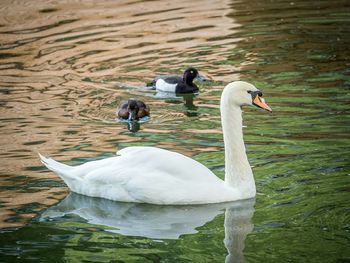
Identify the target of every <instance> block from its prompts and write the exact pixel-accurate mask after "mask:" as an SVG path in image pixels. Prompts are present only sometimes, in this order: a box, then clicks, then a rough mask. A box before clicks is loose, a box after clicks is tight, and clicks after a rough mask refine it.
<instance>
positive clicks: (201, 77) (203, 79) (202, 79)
mask: <svg viewBox="0 0 350 263" xmlns="http://www.w3.org/2000/svg"><path fill="white" fill-rule="evenodd" d="M195 79H196V80H199V81H206V79H205V77H203V76H202V75H201V74H198V75H197V77H196V78H195Z"/></svg>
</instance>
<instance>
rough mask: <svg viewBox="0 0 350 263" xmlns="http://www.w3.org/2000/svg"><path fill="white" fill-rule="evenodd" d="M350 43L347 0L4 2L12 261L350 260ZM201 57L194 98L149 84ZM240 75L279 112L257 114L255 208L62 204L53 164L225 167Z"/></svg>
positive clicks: (5, 229) (7, 248)
mask: <svg viewBox="0 0 350 263" xmlns="http://www.w3.org/2000/svg"><path fill="white" fill-rule="evenodd" d="M349 46H350V4H349V3H348V1H282V0H279V1H267V0H266V1H245V0H243V1H231V2H230V1H190V2H188V1H146V2H145V1H131V0H125V1H98V2H97V1H96V2H95V1H6V0H5V1H1V3H0V91H1V97H0V113H1V115H0V118H1V122H0V133H1V136H0V145H1V153H0V162H1V166H0V180H1V183H0V186H1V190H0V200H1V207H0V226H1V230H0V232H1V243H0V261H1V262H32V261H33V262H49V261H50V262H224V261H225V260H226V262H242V261H243V260H245V261H247V262H347V261H348V260H350V253H349V249H348V248H349V238H350V235H349V231H350V227H349V197H350V195H349V191H350V189H349V166H350V162H349V156H350V143H349V138H350V135H349V125H350V119H349V111H350V109H349V99H350V91H349V87H350V49H349ZM188 66H194V67H197V68H198V69H199V71H200V73H201V74H202V75H204V76H205V77H206V78H207V79H209V81H207V82H203V83H199V86H200V90H201V92H200V94H199V95H198V96H196V97H195V98H191V97H190V98H188V97H185V98H182V97H178V98H176V97H175V98H162V97H160V96H158V95H157V94H155V93H154V92H153V91H150V90H147V89H144V88H137V87H142V86H144V84H145V83H146V82H148V81H150V80H151V79H152V78H153V76H155V75H158V74H165V73H171V74H173V73H176V74H181V72H182V71H183V70H184V69H185V68H186V67H188ZM238 79H242V80H247V81H250V82H252V83H254V84H256V86H257V87H259V88H260V89H262V90H263V91H264V94H265V97H266V100H267V102H269V103H270V105H271V107H272V108H273V110H274V113H273V114H272V115H269V114H265V113H264V112H262V111H259V110H256V109H248V108H246V109H245V115H244V120H245V125H246V126H247V127H246V128H245V130H244V132H245V141H246V144H247V151H248V157H249V160H250V163H251V165H252V166H253V170H254V175H255V178H256V183H257V191H258V194H257V197H256V200H255V203H254V202H242V203H238V204H230V205H228V206H224V207H221V206H218V207H215V206H214V207H212V206H211V207H209V206H208V207H205V209H203V208H201V207H192V208H186V207H185V208H181V207H180V208H172V207H158V206H147V205H146V206H142V205H141V206H134V205H129V206H128V205H127V206H123V205H122V204H115V203H114V202H109V201H101V200H94V199H91V198H84V197H80V196H78V197H77V196H75V195H70V196H68V197H67V199H65V200H63V199H64V198H65V197H66V195H67V194H68V191H67V188H66V187H65V185H64V184H63V182H62V181H60V180H59V179H58V178H57V177H56V176H55V175H54V174H53V173H51V172H48V171H47V170H46V169H44V168H43V166H42V165H41V164H40V162H39V161H38V158H37V152H41V153H43V154H45V155H48V156H51V157H54V158H55V159H57V160H60V161H66V163H68V164H80V163H83V162H85V161H87V160H95V159H99V158H104V157H106V156H112V155H113V154H114V153H115V151H116V150H117V149H121V148H123V147H126V146H131V145H152V146H158V147H162V148H166V149H170V150H174V151H178V152H180V153H183V154H186V155H188V156H191V157H192V158H194V159H196V160H198V161H201V162H202V163H204V164H205V165H206V166H208V167H210V168H211V169H212V170H213V171H215V173H216V174H217V175H218V176H220V177H222V176H223V174H224V151H223V141H222V133H221V126H220V116H219V97H220V94H221V90H222V88H223V86H224V85H225V84H226V83H228V82H230V81H233V80H238ZM129 97H135V98H139V99H142V100H144V101H145V102H146V103H148V104H149V105H150V107H151V114H152V118H151V120H150V121H148V122H147V123H143V124H141V125H140V127H138V128H139V130H138V131H137V132H132V131H129V130H128V129H127V125H126V124H124V123H118V122H116V121H115V120H114V118H115V113H114V112H115V108H116V106H117V105H118V103H119V102H120V101H121V100H124V99H126V98H129ZM61 200H63V201H62V202H61V203H60V204H58V205H56V206H53V207H51V208H49V207H50V206H52V205H54V204H56V203H58V202H60V201H61ZM79 207H80V208H84V209H80V210H79ZM47 208H49V209H48V210H46V209H47ZM119 211H121V212H120V213H119ZM191 213H192V214H191ZM54 215H56V216H57V217H55V216H54ZM168 215H169V216H168ZM194 215H196V216H194ZM174 218H177V219H178V221H176V222H172V221H171V220H172V219H174ZM189 219H192V220H189ZM130 222H132V223H130ZM152 222H154V223H152ZM128 223H129V225H128ZM155 225H157V226H158V225H159V228H157V227H154V226H155ZM118 229H119V230H118ZM131 230H133V231H132V232H130V231H131ZM136 230H137V231H138V232H137V231H136ZM128 231H129V232H128ZM135 231H136V232H135ZM152 231H153V232H152ZM234 260H236V261H234Z"/></svg>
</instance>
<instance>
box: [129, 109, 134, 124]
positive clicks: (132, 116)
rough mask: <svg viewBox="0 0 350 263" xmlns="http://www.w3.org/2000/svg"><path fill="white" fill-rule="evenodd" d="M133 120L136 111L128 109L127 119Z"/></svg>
mask: <svg viewBox="0 0 350 263" xmlns="http://www.w3.org/2000/svg"><path fill="white" fill-rule="evenodd" d="M134 120H136V111H135V110H129V118H128V121H134Z"/></svg>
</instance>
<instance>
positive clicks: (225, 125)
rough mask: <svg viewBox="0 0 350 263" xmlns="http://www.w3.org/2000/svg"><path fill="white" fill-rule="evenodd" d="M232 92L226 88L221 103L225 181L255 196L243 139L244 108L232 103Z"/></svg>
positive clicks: (249, 195)
mask: <svg viewBox="0 0 350 263" xmlns="http://www.w3.org/2000/svg"><path fill="white" fill-rule="evenodd" d="M230 93H231V91H230V90H229V89H225V90H224V92H223V94H222V96H221V103H220V110H221V123H222V129H223V134H224V143H225V183H226V184H227V185H229V186H230V187H234V188H238V189H239V190H240V191H243V192H244V193H245V195H247V196H246V197H253V196H255V191H256V190H255V181H254V177H253V172H252V169H251V167H250V165H249V162H248V158H247V154H246V149H245V145H244V141H243V130H242V128H243V127H242V110H241V108H240V107H239V106H237V105H234V104H232V103H230V101H229V99H230V96H232V94H230Z"/></svg>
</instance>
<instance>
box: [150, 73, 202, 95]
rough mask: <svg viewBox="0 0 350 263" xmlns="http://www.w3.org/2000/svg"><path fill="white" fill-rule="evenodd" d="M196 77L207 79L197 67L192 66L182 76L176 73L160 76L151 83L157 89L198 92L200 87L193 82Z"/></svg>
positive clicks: (174, 91) (172, 91) (173, 91)
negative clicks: (200, 73)
mask: <svg viewBox="0 0 350 263" xmlns="http://www.w3.org/2000/svg"><path fill="white" fill-rule="evenodd" d="M194 79H198V80H205V79H204V77H203V76H201V75H199V73H198V70H197V69H195V68H192V67H191V68H188V69H186V70H185V72H184V74H183V76H182V77H181V76H176V75H167V76H158V77H156V78H155V79H154V80H153V81H152V82H151V85H152V86H154V87H155V88H156V90H157V91H163V92H171V93H196V92H198V91H199V89H198V87H197V85H196V84H194V83H193V80H194Z"/></svg>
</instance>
